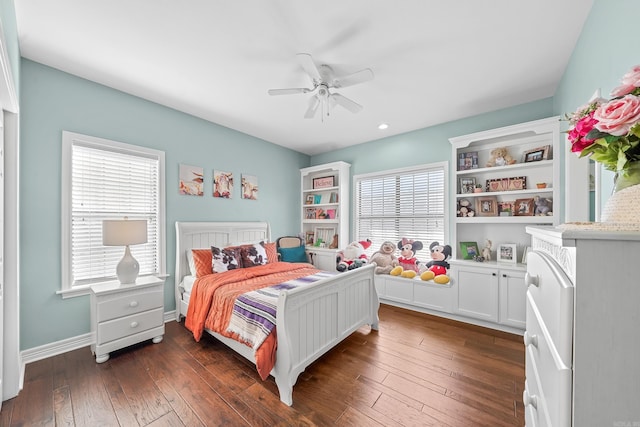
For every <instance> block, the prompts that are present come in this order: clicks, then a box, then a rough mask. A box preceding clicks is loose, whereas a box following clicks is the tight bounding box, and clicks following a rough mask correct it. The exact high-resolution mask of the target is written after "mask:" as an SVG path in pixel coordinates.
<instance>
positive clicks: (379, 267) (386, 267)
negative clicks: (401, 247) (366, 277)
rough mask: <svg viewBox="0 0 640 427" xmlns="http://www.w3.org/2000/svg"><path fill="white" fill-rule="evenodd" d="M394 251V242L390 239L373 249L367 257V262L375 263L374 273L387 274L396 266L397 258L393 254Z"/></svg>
mask: <svg viewBox="0 0 640 427" xmlns="http://www.w3.org/2000/svg"><path fill="white" fill-rule="evenodd" d="M395 251H396V244H395V243H393V242H390V241H386V242H384V243H382V245H380V249H379V250H377V251H375V252H374V253H373V255H371V258H369V264H375V265H376V268H375V270H374V271H373V272H374V273H376V274H389V273H390V272H391V270H393V268H394V267H396V266H398V258H397V257H396V255H395Z"/></svg>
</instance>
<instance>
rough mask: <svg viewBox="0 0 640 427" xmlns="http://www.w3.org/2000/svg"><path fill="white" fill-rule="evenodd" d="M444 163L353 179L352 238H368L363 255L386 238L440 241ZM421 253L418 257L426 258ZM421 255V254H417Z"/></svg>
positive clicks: (443, 216) (426, 243)
mask: <svg viewBox="0 0 640 427" xmlns="http://www.w3.org/2000/svg"><path fill="white" fill-rule="evenodd" d="M446 176H447V164H446V163H444V162H443V163H435V164H429V165H421V166H418V167H413V168H406V169H395V170H390V171H384V172H378V173H373V174H366V175H356V176H354V177H353V180H354V187H355V191H354V198H355V236H356V240H363V239H367V238H368V239H371V241H372V242H373V244H372V245H371V247H369V249H368V250H367V255H371V254H372V253H373V252H375V251H377V250H378V249H379V248H380V245H381V244H382V243H383V242H384V241H386V240H390V241H392V242H393V243H395V244H396V245H397V244H398V242H399V241H400V240H401V239H402V238H403V237H406V238H409V239H413V240H420V241H421V242H422V243H423V245H424V247H425V249H426V248H428V247H429V245H430V244H431V242H433V241H438V242H441V243H443V242H444V241H445V236H448V230H447V229H446V221H445V219H446V206H447V203H446V194H447V191H446V179H445V177H446ZM427 253H428V252H423V253H422V254H421V253H420V252H418V254H417V255H418V257H419V258H423V259H428V258H429V257H428V256H427V255H425V254H427ZM420 255H422V257H421V256H420Z"/></svg>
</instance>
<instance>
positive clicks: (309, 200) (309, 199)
mask: <svg viewBox="0 0 640 427" xmlns="http://www.w3.org/2000/svg"><path fill="white" fill-rule="evenodd" d="M304 204H305V205H312V204H313V194H307V197H306V198H305V200H304Z"/></svg>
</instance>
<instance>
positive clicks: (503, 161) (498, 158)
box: [487, 147, 516, 168]
mask: <svg viewBox="0 0 640 427" xmlns="http://www.w3.org/2000/svg"><path fill="white" fill-rule="evenodd" d="M515 162H516V161H515V160H514V158H513V157H511V155H510V154H509V151H508V150H507V148H506V147H498V148H494V149H493V150H491V157H490V158H489V161H488V162H487V167H488V168H490V167H493V166H506V165H512V164H514V163H515Z"/></svg>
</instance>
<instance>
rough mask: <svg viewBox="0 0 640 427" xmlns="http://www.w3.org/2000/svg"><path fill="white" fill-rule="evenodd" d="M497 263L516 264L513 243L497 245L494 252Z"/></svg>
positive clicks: (514, 245)
mask: <svg viewBox="0 0 640 427" xmlns="http://www.w3.org/2000/svg"><path fill="white" fill-rule="evenodd" d="M496 254H497V258H496V260H497V261H498V262H510V263H512V264H515V263H517V262H518V259H517V256H516V244H515V243H503V244H501V245H498V250H497V251H496Z"/></svg>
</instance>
